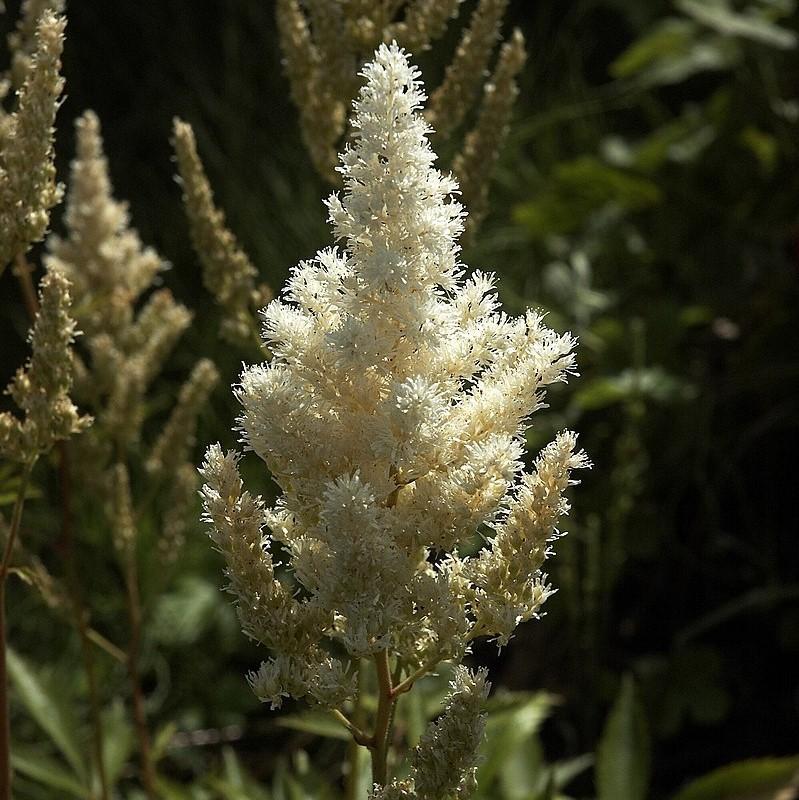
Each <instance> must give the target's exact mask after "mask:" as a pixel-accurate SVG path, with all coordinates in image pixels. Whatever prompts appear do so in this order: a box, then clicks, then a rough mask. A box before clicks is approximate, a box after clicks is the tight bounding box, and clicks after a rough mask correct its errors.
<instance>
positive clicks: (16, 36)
mask: <svg viewBox="0 0 799 800" xmlns="http://www.w3.org/2000/svg"><path fill="white" fill-rule="evenodd" d="M65 8H66V1H65V0H23V2H22V5H21V6H20V10H19V19H18V20H17V24H16V27H15V29H14V30H13V31H12V32H11V33H9V34H8V50H9V52H10V53H11V68H10V69H9V71H8V75H7V76H6V78H5V81H4V85H3V88H4V89H5V91H8V90H9V89H11V88H13V89H19V88H20V87H21V86H22V84H23V83H24V82H25V77H26V76H27V74H28V72H29V70H30V67H31V62H32V60H33V57H34V55H35V53H36V46H37V37H36V31H37V29H38V27H39V20H40V19H41V18H42V15H43V14H45V12H48V11H49V12H51V13H53V14H55V15H57V16H61V15H63V13H64V11H65ZM2 96H5V92H3V95H2Z"/></svg>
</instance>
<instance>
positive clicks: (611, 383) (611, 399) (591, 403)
mask: <svg viewBox="0 0 799 800" xmlns="http://www.w3.org/2000/svg"><path fill="white" fill-rule="evenodd" d="M624 398H625V392H624V390H623V389H622V387H621V386H619V382H618V380H616V379H614V378H594V379H593V380H591V381H588V382H587V383H586V384H585V385H584V386H581V387H580V389H579V391H577V392H576V393H575V396H574V404H575V405H576V406H577V407H578V408H581V409H582V410H584V411H595V410H596V409H599V408H607V407H608V406H612V405H614V404H615V403H620V402H621V401H622V400H624Z"/></svg>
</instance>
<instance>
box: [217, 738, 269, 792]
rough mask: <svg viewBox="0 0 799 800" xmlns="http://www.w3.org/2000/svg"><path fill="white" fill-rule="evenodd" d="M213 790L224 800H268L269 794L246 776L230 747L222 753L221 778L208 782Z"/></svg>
mask: <svg viewBox="0 0 799 800" xmlns="http://www.w3.org/2000/svg"><path fill="white" fill-rule="evenodd" d="M210 785H211V788H213V789H214V790H215V791H216V792H217V793H218V795H219V797H220V798H224V800H270V798H271V795H270V794H269V792H268V791H267V790H266V789H265V788H263V787H261V786H258V784H257V783H256V782H255V781H254V780H253V779H252V778H251V777H250V776H249V775H248V774H247V771H246V770H245V769H244V767H243V766H242V765H241V762H240V761H239V759H238V757H237V756H236V754H235V753H234V752H233V750H232V749H231V748H230V747H226V748H225V749H224V750H223V751H222V777H221V778H213V779H212V780H211V781H210Z"/></svg>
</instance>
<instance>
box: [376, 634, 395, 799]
mask: <svg viewBox="0 0 799 800" xmlns="http://www.w3.org/2000/svg"><path fill="white" fill-rule="evenodd" d="M375 667H376V669H377V685H378V698H377V718H376V719H375V732H374V735H373V736H372V741H371V743H370V745H369V750H370V751H371V753H372V780H373V782H374V783H376V784H378V785H379V786H385V784H386V782H387V779H388V743H389V729H390V728H391V718H392V711H393V709H394V703H395V702H396V695H395V694H394V692H393V690H392V686H391V669H390V667H389V663H388V650H381V651H380V652H379V653H376V654H375Z"/></svg>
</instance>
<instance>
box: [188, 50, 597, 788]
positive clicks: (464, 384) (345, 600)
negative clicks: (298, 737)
mask: <svg viewBox="0 0 799 800" xmlns="http://www.w3.org/2000/svg"><path fill="white" fill-rule="evenodd" d="M362 74H363V77H364V78H365V85H364V87H363V88H362V89H361V92H360V95H359V97H358V99H357V100H356V102H355V106H354V120H353V126H354V130H353V135H352V137H351V145H350V146H348V147H347V149H346V150H345V152H344V153H343V154H342V156H341V166H340V167H339V170H340V172H341V173H342V175H343V181H344V192H343V193H342V195H340V196H339V195H335V194H334V195H333V196H332V197H331V198H330V199H329V200H328V204H327V205H328V209H329V218H330V222H331V223H332V226H333V230H334V233H335V239H336V241H337V242H338V247H334V248H330V249H326V250H322V251H321V252H319V253H318V254H317V256H316V258H314V259H313V260H311V261H308V262H303V263H301V264H300V265H299V266H298V267H296V268H295V269H294V271H293V272H292V274H291V277H290V279H289V281H288V285H287V286H286V288H285V290H284V293H283V298H282V299H278V300H274V301H273V302H272V303H270V304H269V306H267V308H266V309H265V310H264V311H263V320H264V340H265V343H266V345H267V346H268V348H269V349H270V350H271V352H272V353H273V358H272V360H271V361H270V362H268V363H264V364H259V365H255V366H252V367H249V368H247V369H245V370H244V373H243V375H242V377H241V384H240V386H239V387H238V389H237V395H238V398H239V400H240V401H241V404H242V406H243V413H242V415H241V417H240V420H239V424H240V429H241V432H242V435H243V440H244V442H245V444H246V445H247V447H248V448H249V449H252V450H253V451H255V453H257V454H258V455H259V456H260V457H261V458H262V459H263V460H264V461H265V462H266V464H267V466H268V467H269V469H270V471H271V473H272V475H273V477H274V479H275V481H276V482H277V484H278V486H279V488H280V490H281V494H280V496H279V498H278V500H277V502H276V504H275V505H274V506H273V507H272V508H267V507H266V506H265V504H264V503H263V501H262V500H261V499H260V498H254V497H252V496H251V495H249V493H247V492H246V490H244V488H243V484H242V481H241V479H240V477H239V475H238V471H237V462H238V458H237V456H236V455H235V454H233V453H228V454H224V453H223V451H222V449H221V448H220V447H219V446H218V445H215V446H213V447H211V448H210V449H209V451H208V455H207V458H206V462H205V464H204V466H203V475H204V477H205V481H206V485H205V487H204V496H205V506H206V518H207V521H208V522H209V523H210V524H211V526H212V537H213V539H214V541H215V542H216V544H217V546H218V547H219V549H220V550H221V551H222V552H223V554H224V555H225V558H226V560H227V568H228V575H229V577H230V587H231V590H232V591H233V592H234V594H235V595H236V596H237V597H238V602H239V613H240V615H241V619H242V623H243V625H244V628H245V630H246V631H247V632H248V633H249V634H250V635H251V636H253V637H255V638H256V639H258V640H260V641H262V642H264V643H265V644H266V645H267V646H268V647H269V648H270V649H271V650H272V651H273V657H272V658H271V660H269V661H267V662H266V663H265V664H264V665H262V667H261V669H260V670H259V671H258V672H257V673H254V674H252V675H251V678H250V680H251V683H252V685H253V687H254V688H255V690H256V692H257V693H258V694H259V696H261V697H262V699H264V700H267V701H269V702H271V703H272V705H273V706H278V705H279V704H280V702H281V700H282V698H283V697H286V696H291V697H308V698H310V699H313V700H315V701H316V702H319V703H321V704H322V705H326V706H331V707H335V706H336V704H338V703H340V702H341V701H342V700H343V699H344V698H346V697H347V696H351V695H352V693H353V692H354V691H355V683H354V680H353V672H354V669H353V668H352V667H350V666H349V664H350V662H351V660H354V659H359V658H363V657H369V656H376V655H378V654H379V655H380V656H381V657H383V656H385V654H386V653H387V654H388V656H387V657H388V659H389V660H390V663H391V671H392V675H393V676H394V679H395V680H398V678H397V676H399V679H403V678H408V679H409V680H411V682H412V680H413V676H418V675H420V674H423V673H424V672H425V671H426V670H430V669H433V668H434V667H435V665H436V664H437V663H439V662H440V661H442V660H447V659H451V660H455V661H459V660H460V659H461V658H462V656H463V655H464V653H465V652H466V651H467V649H468V646H469V642H470V641H471V640H472V639H473V638H475V637H476V636H490V637H494V638H497V639H498V640H499V641H500V642H501V643H503V642H506V641H507V640H508V638H509V637H510V636H511V634H512V632H513V629H514V628H515V626H516V625H517V624H518V623H519V622H521V621H523V620H526V619H529V618H530V617H532V616H534V615H535V614H536V612H537V611H538V609H539V607H540V605H541V603H542V602H543V601H544V599H545V598H546V596H547V594H548V592H549V589H548V588H547V586H546V582H545V580H544V578H543V577H542V576H541V574H540V568H541V566H542V563H543V561H544V559H545V557H546V555H547V554H548V547H549V545H548V544H547V543H548V542H549V541H550V540H551V539H553V538H554V537H555V536H556V535H557V528H556V526H557V524H558V520H559V518H560V517H561V516H562V515H563V514H564V513H565V512H566V511H567V509H568V506H567V503H566V501H565V499H564V496H563V493H564V491H565V490H566V488H567V486H568V485H569V483H570V482H571V481H570V478H569V472H570V470H572V469H574V468H577V467H583V466H586V465H587V460H586V458H585V456H584V455H583V454H582V453H578V452H577V451H576V437H575V435H574V434H572V433H562V434H560V435H559V436H558V438H557V439H556V441H555V442H554V443H553V444H551V445H549V446H548V447H547V448H545V449H544V450H543V452H542V453H541V455H540V456H539V458H538V460H537V461H536V463H535V466H534V468H533V471H532V473H530V474H525V473H524V469H523V461H522V458H523V452H524V448H523V443H524V431H525V429H526V427H527V426H528V424H529V420H530V417H531V415H532V414H533V412H534V411H535V410H536V409H538V408H540V407H541V406H542V404H543V398H544V390H545V387H546V386H547V385H548V384H551V383H554V382H557V381H565V380H566V378H567V376H568V375H569V373H572V372H573V371H574V357H573V355H572V349H573V347H574V344H575V342H574V340H573V338H572V337H571V336H570V335H568V334H565V335H560V334H557V333H555V332H554V331H552V330H550V329H549V328H547V327H546V326H545V324H544V321H543V319H542V316H541V315H540V314H538V313H535V312H533V311H528V312H527V314H525V315H524V316H523V317H520V318H510V317H508V316H506V315H505V314H504V313H503V312H502V311H501V310H500V305H499V301H498V299H497V296H496V293H495V290H494V277H493V276H492V275H486V274H483V273H479V272H475V273H473V274H471V275H469V276H468V277H466V275H465V269H464V267H463V265H462V264H460V262H459V260H458V256H459V247H458V244H457V239H458V236H459V234H460V233H461V232H462V229H463V222H464V212H463V209H462V207H461V205H460V204H459V203H458V201H457V200H456V199H455V196H456V194H457V184H456V182H455V181H454V179H453V178H452V177H450V176H447V175H443V174H441V173H440V172H438V171H437V170H436V169H434V167H433V162H434V160H435V155H434V153H433V151H432V150H431V148H430V145H429V143H428V140H427V137H428V134H429V132H430V131H429V128H428V126H427V125H426V123H425V121H424V119H423V117H422V115H421V108H422V104H423V102H424V100H425V96H424V94H423V92H422V87H421V83H420V81H419V73H418V72H417V70H416V69H415V68H413V67H412V66H410V64H409V61H408V57H407V56H406V54H405V53H404V51H402V50H401V49H399V48H398V47H397V46H396V44H392V45H390V46H388V45H381V46H380V48H379V49H378V51H377V53H376V54H375V58H374V61H373V62H372V63H370V64H367V66H366V67H365V68H364V70H363V73H362ZM492 532H493V534H494V535H493V537H492ZM478 533H481V534H483V535H484V536H485V538H486V542H487V544H486V546H485V549H484V550H483V551H482V552H479V553H478V554H477V555H475V556H472V557H466V556H463V555H461V554H460V551H461V546H462V545H464V544H466V543H470V544H473V543H474V542H475V541H476V536H477V535H478ZM278 557H281V558H283V559H285V560H286V562H287V566H288V567H289V572H288V576H287V578H286V580H283V578H281V579H280V580H278V578H277V577H276V574H275V563H273V559H277V558H278ZM291 581H293V585H292V583H291ZM456 684H457V685H456V686H455V687H454V689H453V691H454V695H453V696H454V697H456V698H471V699H474V698H482V696H483V693H484V678H483V676H482V675H478V676H469V675H468V673H466V672H465V671H464V672H463V673H460V672H459V673H458V680H457V682H456ZM403 690H404V688H403ZM460 702H461V701H460V700H457V701H456V702H455V705H456V706H457V707H459V706H458V703H460ZM470 702H471V700H470ZM472 705H474V706H475V708H477V706H479V703H477V702H476V703H472ZM469 708H471V705H470V706H469ZM476 714H477V712H475V714H471V715H468V714H467V715H466V717H469V719H471V722H469V721H468V720H467V719H466V717H463V719H461V717H457V719H455V720H454V721H453V722H452V725H454V726H455V727H453V731H455V730H456V729H457V730H460V729H461V728H463V729H464V730H465V729H467V728H468V729H469V730H472V731H473V732H475V736H476V737H477V736H478V733H479V730H478V729H479V728H480V726H479V724H478V718H477V716H476ZM456 722H457V725H456V724H455V723H456ZM447 724H449V723H447ZM470 726H471V727H470ZM437 730H438V733H436V731H432V732H431V734H430V735H431V736H433V737H434V738H435V737H436V736H438V738H439V739H440V738H441V737H444V738H446V739H447V741H450V739H452V737H453V736H454V734H452V735H450V733H449V732H448V731H449V728H446V726H445V725H444V723H443V722H442V724H441V725H440V726H439V728H438V729H437ZM445 734H446V735H445ZM431 741H433V740H432V739H431ZM436 741H438V739H436ZM452 741H454V739H452ZM461 745H462V746H463V747H464V748H465V749H464V752H463V754H462V755H463V758H462V759H461V760H462V761H463V765H464V766H463V769H467V767H468V768H470V767H471V765H472V764H473V760H472V755H470V754H471V753H472V749H473V748H472V749H470V748H471V744H468V746H467V745H466V744H463V743H461ZM467 750H468V751H469V752H468V753H467V752H466V751H467ZM419 759H420V760H419V763H418V765H417V766H418V771H419V773H420V776H421V777H420V778H419V780H421V783H420V784H419V783H418V781H417V786H416V789H415V790H411V789H410V788H408V789H407V791H408V792H411V791H416V792H417V793H420V794H419V796H420V797H421V796H424V797H432V796H433V795H435V794H436V792H437V791H438V789H436V788H435V786H434V784H435V780H434V773H435V774H438V772H437V770H434V769H433V768H432V766H430V765H431V764H432V763H433V761H435V757H434V756H431V755H430V754H429V753H428V752H427V750H423V752H422V755H421V756H419ZM430 759H433V761H431V760H430ZM450 760H451V759H450ZM467 762H468V764H467ZM458 769H460V768H458ZM462 771H463V770H461V772H462ZM431 776H433V777H431ZM431 781H432V783H431ZM428 784H429V785H428ZM464 786H465V785H464ZM389 790H390V791H391V792H394V794H395V795H396V796H405V794H404V793H405V791H406V790H405V789H404V788H403V787H402V786H401V785H399V784H395V785H394V787H393V788H390V787H389V788H387V789H386V791H389ZM450 790H451V791H453V792H455V791H457V792H458V793H459V796H465V794H466V789H465V788H464V787H463V786H462V787H461V788H457V789H456V786H455V784H453V786H452V787H448V788H446V791H450ZM442 791H443V789H442ZM392 796H394V795H392ZM407 796H410V794H408V795H407Z"/></svg>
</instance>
